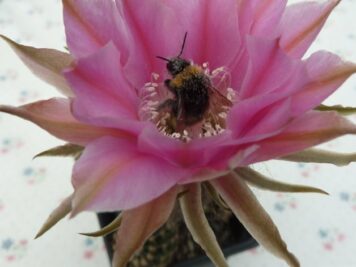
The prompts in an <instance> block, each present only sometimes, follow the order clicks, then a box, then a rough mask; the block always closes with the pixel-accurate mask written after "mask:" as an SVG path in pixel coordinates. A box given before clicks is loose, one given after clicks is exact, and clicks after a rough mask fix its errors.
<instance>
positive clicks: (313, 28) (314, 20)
mask: <svg viewBox="0 0 356 267" xmlns="http://www.w3.org/2000/svg"><path fill="white" fill-rule="evenodd" d="M339 3H340V0H329V1H327V2H326V3H317V2H302V3H297V4H294V5H291V6H288V7H287V9H286V12H285V13H284V15H283V18H282V20H281V41H280V43H281V46H282V47H283V48H284V49H285V51H286V52H287V53H288V54H289V55H291V56H293V57H296V58H301V57H302V56H303V55H304V53H305V52H306V51H307V49H308V48H309V46H310V45H311V44H312V42H313V41H314V39H315V38H316V36H317V35H318V33H319V32H320V30H321V28H322V27H323V25H324V23H325V21H326V20H327V18H328V16H329V15H330V13H331V12H332V11H333V9H334V8H335V7H336V6H337V4H339Z"/></svg>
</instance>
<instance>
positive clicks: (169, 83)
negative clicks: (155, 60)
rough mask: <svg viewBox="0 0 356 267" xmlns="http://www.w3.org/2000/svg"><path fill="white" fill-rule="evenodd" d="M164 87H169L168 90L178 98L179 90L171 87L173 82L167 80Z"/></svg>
mask: <svg viewBox="0 0 356 267" xmlns="http://www.w3.org/2000/svg"><path fill="white" fill-rule="evenodd" d="M164 85H165V86H166V87H167V89H168V90H169V91H170V92H171V93H172V94H173V95H174V96H177V90H176V88H175V87H173V86H171V80H170V79H167V80H165V81H164Z"/></svg>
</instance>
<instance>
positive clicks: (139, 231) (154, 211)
mask: <svg viewBox="0 0 356 267" xmlns="http://www.w3.org/2000/svg"><path fill="white" fill-rule="evenodd" d="M177 193H178V190H177V188H173V189H171V190H169V191H168V192H167V193H165V194H163V195H162V196H160V197H159V198H157V199H155V200H153V201H151V202H149V203H147V204H144V205H142V206H140V207H138V208H135V209H132V210H126V211H124V212H123V213H122V223H121V226H120V228H119V231H118V232H117V235H116V240H115V241H116V242H115V255H114V259H113V266H114V267H124V266H126V264H127V262H128V261H129V260H130V258H131V257H132V256H133V254H134V253H135V252H136V251H137V250H139V249H140V248H141V247H142V246H143V244H144V242H145V241H146V239H148V238H149V237H150V236H151V235H152V234H153V233H154V232H155V231H157V230H158V229H159V228H160V227H161V226H162V225H163V224H164V223H165V222H166V221H167V220H168V218H169V216H170V214H171V213H172V210H173V207H174V204H175V202H176V197H177Z"/></svg>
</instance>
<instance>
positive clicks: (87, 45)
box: [62, 0, 128, 61]
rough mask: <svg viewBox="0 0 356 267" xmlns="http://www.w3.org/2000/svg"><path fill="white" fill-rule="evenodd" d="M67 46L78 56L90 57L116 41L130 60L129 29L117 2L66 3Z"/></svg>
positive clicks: (124, 57) (72, 0) (69, 0)
mask: <svg viewBox="0 0 356 267" xmlns="http://www.w3.org/2000/svg"><path fill="white" fill-rule="evenodd" d="M62 2H63V16H64V24H65V30H66V37H67V44H68V48H69V50H70V51H71V53H72V54H73V55H74V56H75V57H83V56H87V55H89V54H91V53H93V52H95V51H96V50H98V49H99V48H101V47H102V46H104V45H105V44H106V43H108V42H109V41H113V42H114V43H115V45H116V46H117V47H118V49H119V50H120V52H121V56H122V60H123V61H125V60H127V57H128V44H127V37H126V36H127V35H128V33H127V29H125V24H124V22H123V17H122V15H121V14H120V13H119V11H118V10H117V8H116V5H115V3H114V1H111V0H110V1H102V0H90V1H87V0H62Z"/></svg>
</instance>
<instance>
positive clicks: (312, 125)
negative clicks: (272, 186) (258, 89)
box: [241, 111, 356, 165]
mask: <svg viewBox="0 0 356 267" xmlns="http://www.w3.org/2000/svg"><path fill="white" fill-rule="evenodd" d="M345 134H356V126H355V125H354V124H352V123H351V122H350V121H348V120H346V119H344V118H343V117H341V116H340V115H338V114H337V113H336V112H318V111H311V112H308V113H306V114H305V115H303V116H301V117H300V118H298V119H295V120H294V121H292V122H291V123H290V124H289V125H287V127H286V128H285V129H284V130H283V132H282V133H280V134H278V135H275V136H273V137H270V138H267V139H265V140H263V141H261V142H257V143H256V145H258V146H259V148H258V149H257V150H256V151H255V152H254V153H252V154H251V155H250V156H248V157H247V158H246V159H245V160H243V161H242V163H241V165H248V164H251V163H254V162H260V161H265V160H269V159H273V158H276V157H281V156H284V155H288V154H291V153H295V152H298V151H302V150H304V149H306V148H309V147H312V146H315V145H318V144H320V143H323V142H326V141H329V140H331V139H334V138H337V137H339V136H342V135H345Z"/></svg>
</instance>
